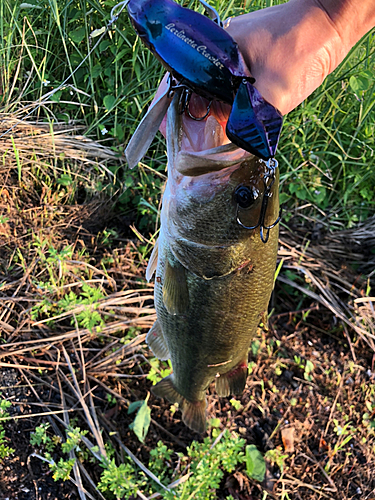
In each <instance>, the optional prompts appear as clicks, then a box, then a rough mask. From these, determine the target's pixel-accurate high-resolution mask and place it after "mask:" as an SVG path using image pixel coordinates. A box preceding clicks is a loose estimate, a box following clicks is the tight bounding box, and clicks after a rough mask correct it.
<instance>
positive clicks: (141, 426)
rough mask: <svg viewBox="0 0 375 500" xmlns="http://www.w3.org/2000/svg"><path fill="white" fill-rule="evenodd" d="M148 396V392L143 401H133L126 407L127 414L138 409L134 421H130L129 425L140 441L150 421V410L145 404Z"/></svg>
mask: <svg viewBox="0 0 375 500" xmlns="http://www.w3.org/2000/svg"><path fill="white" fill-rule="evenodd" d="M149 397H150V395H149V394H148V395H147V397H146V399H145V400H144V401H134V402H133V403H131V404H130V405H129V408H128V414H131V413H133V412H135V411H136V410H137V409H138V412H137V415H136V417H135V419H134V422H132V423H131V424H130V425H129V427H130V429H132V430H133V431H134V434H135V435H136V436H137V438H138V439H139V440H140V442H141V443H144V441H145V438H146V436H147V432H148V428H149V427H150V423H151V410H150V408H149V407H148V405H147V401H148V398H149Z"/></svg>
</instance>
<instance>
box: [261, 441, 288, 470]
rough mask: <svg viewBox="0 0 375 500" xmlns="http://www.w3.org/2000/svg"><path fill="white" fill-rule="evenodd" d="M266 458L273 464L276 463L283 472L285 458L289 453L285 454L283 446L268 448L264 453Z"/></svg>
mask: <svg viewBox="0 0 375 500" xmlns="http://www.w3.org/2000/svg"><path fill="white" fill-rule="evenodd" d="M264 458H265V459H267V460H269V461H270V462H271V464H272V465H274V464H276V465H277V466H278V468H279V469H280V472H281V474H282V473H283V472H284V467H285V459H287V458H288V455H283V453H282V450H281V448H279V447H278V448H274V449H273V450H268V451H267V452H266V454H265V455H264Z"/></svg>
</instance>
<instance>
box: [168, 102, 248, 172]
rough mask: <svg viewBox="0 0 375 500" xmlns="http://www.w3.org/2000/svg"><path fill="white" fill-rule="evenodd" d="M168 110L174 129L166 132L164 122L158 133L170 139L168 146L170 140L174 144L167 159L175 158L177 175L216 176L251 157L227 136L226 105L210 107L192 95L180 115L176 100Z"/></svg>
mask: <svg viewBox="0 0 375 500" xmlns="http://www.w3.org/2000/svg"><path fill="white" fill-rule="evenodd" d="M175 97H177V96H175ZM177 103H178V104H177ZM171 106H172V108H174V109H173V115H171V116H173V118H172V120H171V121H172V122H173V125H172V126H170V128H169V129H168V127H167V123H168V121H167V120H165V121H163V123H162V125H161V128H160V130H161V132H162V133H163V135H165V136H167V135H169V137H167V143H168V139H169V141H170V142H171V143H172V144H173V147H172V148H170V157H171V158H172V157H173V158H174V167H175V169H176V171H178V172H179V173H180V174H182V175H185V176H192V177H196V176H200V175H203V174H207V173H210V172H217V171H219V170H222V169H225V168H227V167H231V166H233V165H237V164H239V163H240V162H242V161H243V160H245V159H247V158H249V157H252V156H253V155H251V154H250V153H248V152H247V151H245V150H243V149H241V148H239V147H238V146H236V145H234V144H233V143H232V142H231V141H230V140H229V139H228V137H227V135H226V132H225V128H226V124H227V121H228V118H229V115H230V112H231V106H229V105H228V104H225V103H223V102H220V101H217V100H213V101H212V102H211V103H210V101H208V100H207V99H205V98H204V97H201V96H199V95H197V94H192V95H191V97H190V100H189V103H188V108H187V109H185V110H184V111H182V113H181V110H180V104H179V100H178V101H177V99H173V103H172V105H171ZM208 110H209V113H207V111H208ZM206 115H207V116H206ZM201 117H203V118H201ZM167 130H168V131H167ZM171 136H173V139H172V138H171Z"/></svg>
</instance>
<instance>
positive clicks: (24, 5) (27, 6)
mask: <svg viewBox="0 0 375 500" xmlns="http://www.w3.org/2000/svg"><path fill="white" fill-rule="evenodd" d="M41 8H42V7H41V6H40V5H34V4H32V3H21V5H20V10H21V9H41Z"/></svg>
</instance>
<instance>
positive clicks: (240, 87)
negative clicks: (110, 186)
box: [127, 0, 282, 166]
mask: <svg viewBox="0 0 375 500" xmlns="http://www.w3.org/2000/svg"><path fill="white" fill-rule="evenodd" d="M127 9H128V13H129V17H130V20H131V22H132V24H133V27H134V29H135V31H136V33H137V34H138V35H139V37H140V38H141V40H142V42H143V43H144V44H145V45H146V46H147V47H148V48H149V49H150V50H151V52H152V53H153V54H154V55H155V56H156V57H157V58H158V59H159V60H160V62H161V63H162V64H163V66H164V67H165V68H166V69H167V70H168V71H169V72H170V73H171V74H172V75H173V76H174V77H175V79H176V80H177V81H178V83H179V85H183V86H185V87H187V88H188V89H190V90H191V91H193V92H195V93H196V94H199V95H201V96H203V97H206V98H207V99H217V100H219V101H223V102H225V103H227V104H230V105H231V106H232V111H231V113H230V115H229V118H228V123H227V129H226V131H227V135H228V137H229V139H230V140H231V141H232V142H233V143H234V144H236V145H237V146H239V147H241V148H242V149H245V150H246V151H248V152H250V153H252V154H254V155H256V156H258V157H260V158H262V159H263V160H268V159H270V158H272V157H273V156H274V155H275V152H276V148H277V143H278V140H279V136H280V131H281V126H282V115H281V113H280V112H279V111H278V110H277V109H276V108H274V107H273V106H272V105H271V104H270V103H268V102H267V101H265V100H264V99H263V98H262V96H261V95H260V94H259V92H258V91H257V90H256V89H255V87H253V86H252V83H254V82H255V80H254V78H253V77H252V76H251V73H250V71H249V70H248V68H247V66H246V64H245V62H244V60H243V57H242V55H241V53H240V51H239V50H238V46H237V43H236V42H235V41H234V40H233V38H232V37H231V36H230V35H229V34H228V33H227V32H226V31H225V30H224V29H223V28H222V27H221V26H220V25H219V24H217V23H216V22H214V21H212V20H211V19H209V18H208V17H206V16H203V15H202V14H199V13H198V12H195V11H193V10H190V9H186V8H184V7H181V6H180V5H178V4H177V3H175V2H174V1H172V0H130V1H129V3H128V5H127ZM160 121H161V120H160ZM151 140H152V139H151ZM150 142H151V141H150ZM129 156H130V155H129ZM138 161H139V160H138ZM136 162H137V158H132V161H130V162H129V163H130V164H131V166H134V164H136Z"/></svg>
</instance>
